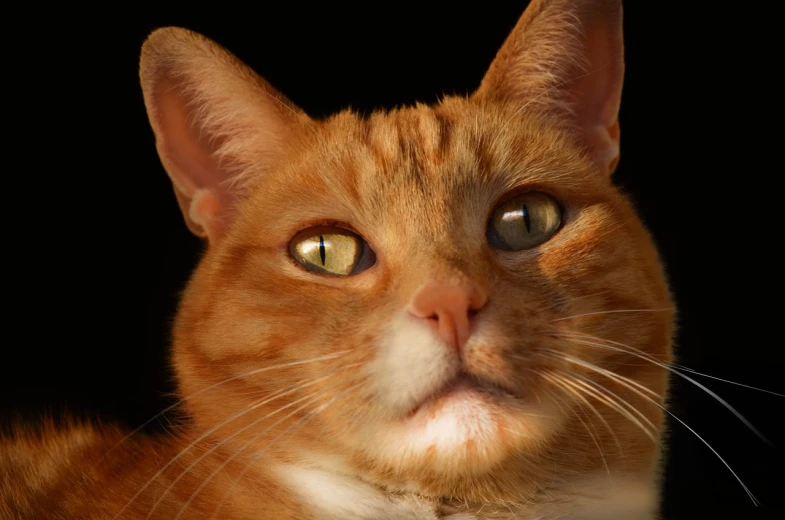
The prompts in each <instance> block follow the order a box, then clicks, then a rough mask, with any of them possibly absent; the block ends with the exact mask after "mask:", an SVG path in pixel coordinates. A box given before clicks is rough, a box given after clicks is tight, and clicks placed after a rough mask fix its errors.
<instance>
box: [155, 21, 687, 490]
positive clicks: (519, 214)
mask: <svg viewBox="0 0 785 520" xmlns="http://www.w3.org/2000/svg"><path fill="white" fill-rule="evenodd" d="M560 9H561V7H560ZM556 14H558V12H557V13H556ZM554 16H556V15H554ZM530 18H532V17H531V16H530ZM535 22H536V20H535ZM535 22H533V21H532V20H528V21H527V20H522V22H521V23H520V24H519V27H518V28H516V31H518V32H520V31H523V30H524V29H525V30H526V31H528V32H532V31H533V30H534V29H533V28H532V27H530V26H534V27H535V28H536V27H537V26H536V25H535ZM552 22H553V21H552ZM539 23H540V24H541V26H542V22H539ZM553 23H556V22H553ZM521 24H523V28H521ZM514 35H515V33H514ZM178 37H179V38H185V37H184V36H183V35H180V36H178ZM511 38H512V37H511ZM191 43H192V44H193V45H195V46H197V47H198V46H199V45H207V44H205V43H204V42H203V41H199V42H197V43H194V42H191ZM509 45H510V44H508V46H509ZM160 47H163V45H160ZM183 52H184V51H183ZM508 53H509V52H508ZM170 54H171V53H170ZM500 56H501V58H504V54H503V53H500ZM501 58H497V63H498V62H499V59H501ZM554 59H555V58H554ZM574 61H575V60H574ZM167 65H168V66H169V67H170V68H171V67H173V66H172V65H171V63H168V62H167ZM503 65H504V63H503V61H502V62H501V65H496V67H497V70H502V71H503V69H504V68H505V67H503ZM213 69H220V67H218V66H215V67H213ZM493 71H494V69H491V72H489V77H491V79H490V80H488V79H487V78H486V83H485V84H484V85H483V88H482V89H481V91H480V92H479V93H478V95H475V96H472V97H470V98H447V99H445V100H444V101H443V102H442V103H440V104H439V105H438V106H434V107H426V106H417V107H412V108H404V109H399V110H394V111H391V112H387V113H378V114H374V115H372V116H370V117H368V118H362V117H359V116H357V115H354V114H351V113H348V112H345V113H341V114H338V115H336V116H334V117H332V118H330V119H329V120H326V121H313V120H310V119H307V118H306V117H305V116H303V115H301V114H295V115H294V116H290V115H286V110H280V111H279V112H278V113H277V115H275V116H274V117H275V118H277V121H278V122H275V123H271V124H270V125H272V126H270V125H268V126H267V127H259V128H253V127H252V124H253V123H252V122H251V123H244V120H243V119H242V117H243V116H241V115H240V114H239V112H237V113H235V118H234V120H233V121H232V124H231V125H229V126H226V127H225V128H229V127H231V131H230V130H226V129H224V130H222V131H217V132H216V133H215V136H214V137H213V138H211V139H209V144H208V145H206V148H207V152H204V151H203V150H202V149H201V148H199V143H200V142H201V141H200V139H201V138H200V137H199V136H197V138H195V139H193V141H194V142H195V143H196V145H194V146H192V147H191V148H188V147H187V146H186V147H182V146H181V147H180V150H179V151H176V152H171V151H167V146H171V145H167V144H166V143H165V142H164V141H165V140H166V139H165V138H162V137H161V135H167V132H168V135H178V137H177V139H174V138H171V137H170V138H169V142H173V141H178V140H179V141H184V140H187V139H189V137H188V136H189V135H191V132H190V130H188V129H187V128H185V129H184V127H183V126H178V124H175V123H171V120H172V117H175V116H171V117H168V116H166V115H163V116H160V115H159V116H158V117H159V119H160V120H162V121H163V122H160V123H158V127H157V132H158V135H159V150H162V156H163V157H164V162H165V164H168V165H169V168H170V170H171V169H176V168H180V167H179V166H178V164H186V169H187V168H188V165H189V164H191V165H194V164H196V165H197V166H195V167H193V169H195V170H197V172H199V171H203V170H205V169H207V170H209V168H210V167H214V168H220V167H221V164H222V161H223V164H224V165H225V164H229V165H230V166H234V168H231V167H227V168H226V169H227V171H232V172H233V173H232V175H231V176H230V177H233V179H234V182H235V184H236V185H238V186H241V188H239V189H238V190H236V191H234V192H221V191H220V190H215V193H216V194H215V196H214V197H213V196H212V195H211V194H210V193H208V194H207V195H206V196H201V195H199V194H198V193H197V194H196V195H194V192H193V190H191V194H190V196H189V195H188V194H187V193H185V195H183V193H184V192H185V191H187V190H182V191H183V193H178V196H179V197H180V200H181V203H182V202H183V199H185V202H186V204H187V205H188V204H190V206H188V211H187V216H188V218H189V223H190V224H191V225H192V228H194V227H196V228H197V229H201V230H202V231H203V234H205V235H207V236H208V237H209V239H210V245H209V247H208V250H207V253H206V255H205V258H204V260H203V261H202V263H201V264H200V267H199V268H198V270H197V272H196V274H195V276H194V278H193V280H192V282H191V284H190V285H189V287H188V290H187V291H186V294H185V296H184V299H183V303H182V307H181V311H180V314H179V316H178V321H177V326H176V329H175V354H174V355H175V367H176V369H177V374H178V378H179V381H180V385H181V389H182V392H183V394H184V396H186V397H187V396H188V395H190V394H194V393H196V392H199V391H200V390H202V389H204V388H207V387H210V386H211V385H218V386H216V387H215V388H213V389H211V390H210V391H207V392H203V393H201V394H200V395H198V396H196V397H194V398H193V399H191V400H190V401H188V402H187V405H186V406H187V408H188V410H189V411H190V412H191V415H192V416H193V419H194V421H195V422H196V423H198V424H200V425H201V426H202V427H203V428H205V429H215V431H216V433H217V434H218V435H219V436H223V437H224V438H226V442H227V443H228V445H229V446H232V447H233V448H234V449H236V450H248V451H249V452H251V453H253V452H259V453H262V452H267V453H270V454H277V455H278V456H279V457H282V458H283V459H285V460H291V459H302V460H304V461H308V462H310V463H314V464H317V465H323V466H325V467H328V468H332V469H335V470H337V471H343V472H349V473H352V474H356V475H360V476H362V477H363V478H365V479H367V480H370V481H372V482H376V483H379V484H383V485H387V486H390V487H392V488H396V489H401V490H412V491H417V492H423V493H426V494H433V495H447V496H458V497H466V498H468V499H470V500H478V499H480V498H481V497H487V496H493V495H496V496H499V497H503V498H510V497H516V496H520V492H521V491H522V490H533V489H534V488H535V487H537V486H538V485H542V484H543V483H545V482H549V481H552V480H553V479H554V478H557V477H558V478H564V477H565V475H570V474H574V473H581V472H591V471H595V470H600V469H602V468H603V466H604V465H610V466H612V469H613V470H614V471H619V472H621V473H629V474H634V475H648V474H649V473H650V472H651V471H652V468H653V466H654V465H655V464H656V455H657V444H656V442H653V440H652V438H651V437H653V438H654V439H655V440H656V439H657V438H658V436H659V432H658V430H659V428H660V427H661V426H662V422H663V421H662V411H661V409H660V408H659V407H657V406H656V405H654V404H652V403H650V402H647V401H646V400H645V399H644V398H643V397H642V395H641V392H643V394H644V395H649V396H650V395H653V394H660V395H663V394H664V393H665V390H666V377H665V374H664V371H663V370H662V369H661V368H660V367H658V366H657V365H656V364H653V363H651V362H646V361H644V360H642V359H641V358H640V357H639V356H640V355H646V356H653V358H655V359H656V360H660V361H663V362H667V361H668V360H669V359H670V336H671V332H672V330H671V326H672V325H671V323H672V303H671V301H670V298H669V295H668V291H667V288H666V284H665V282H664V279H663V274H662V270H661V267H660V264H659V262H658V259H657V256H656V252H655V250H654V247H653V245H652V243H651V240H650V238H649V236H648V234H647V233H646V231H645V230H644V229H643V227H642V225H641V223H640V222H639V220H638V219H637V217H636V216H635V214H634V213H633V211H632V209H631V208H630V206H629V204H628V203H627V201H626V199H625V198H624V197H623V196H622V195H620V194H619V192H618V190H617V189H616V188H615V187H614V186H613V185H612V184H611V181H610V178H609V174H610V171H612V169H613V167H614V166H615V161H616V155H614V153H613V148H612V147H611V148H610V151H609V150H608V149H606V148H604V147H603V146H601V145H598V144H597V142H598V141H597V139H595V137H592V136H591V135H590V136H589V137H586V134H581V133H580V132H576V131H575V128H579V127H581V125H583V124H584V122H583V121H581V119H582V117H583V116H582V113H581V112H580V111H579V112H578V117H577V119H578V124H576V125H571V124H566V123H565V118H567V117H569V116H567V115H565V114H568V113H569V114H573V115H574V114H575V111H572V110H568V111H565V112H563V113H561V112H559V111H558V110H555V109H551V108H552V107H550V108H549V107H548V106H545V105H543V106H538V105H537V104H536V103H533V106H532V109H531V110H522V109H521V107H522V106H523V105H525V102H521V101H520V100H516V99H514V97H512V98H511V97H510V96H508V95H495V96H493V95H490V94H487V92H489V91H492V92H496V93H498V92H503V88H502V87H503V85H500V84H499V85H496V86H494V84H493V82H494V81H496V83H499V81H498V80H494V78H493V74H492V73H493ZM209 74H213V76H209ZM220 74H222V72H221V70H212V71H208V72H204V73H203V74H202V76H201V77H200V78H201V79H199V81H202V83H205V82H210V81H213V82H218V81H219V79H217V78H218V77H219V76H220ZM498 74H502V72H498ZM238 76H242V75H238ZM171 77H176V75H171ZM505 77H507V76H505ZM143 80H144V61H143ZM169 81H170V82H169V83H167V89H166V90H165V91H162V93H161V94H160V95H158V96H154V95H148V105H150V104H151V103H154V102H155V99H158V100H162V99H165V98H166V97H167V96H168V95H170V94H169V92H171V91H172V89H171V83H172V82H173V80H169ZM231 81H233V82H239V81H246V78H244V77H240V79H238V77H234V78H232V79H231ZM260 81H261V80H260ZM236 84H237V85H240V83H236ZM488 84H490V86H488ZM233 85H234V84H233ZM260 85H261V87H262V88H269V87H268V86H266V85H264V84H260ZM247 88H250V87H247ZM606 88H607V87H606ZM483 89H485V90H484V91H483ZM184 92H190V91H188V89H184ZM224 92H228V95H227V97H231V96H232V95H236V96H237V97H238V98H242V96H245V95H246V93H245V92H243V91H242V88H241V87H239V86H237V87H234V88H225V89H224ZM188 95H190V94H188ZM273 95H276V96H277V94H273ZM184 97H187V96H185V95H184ZM205 97H206V95H204V94H199V95H194V96H193V97H192V98H187V99H186V100H185V101H184V102H181V103H180V105H179V106H180V107H181V108H180V109H181V110H183V108H182V107H186V109H185V110H186V111H187V110H189V109H190V108H188V107H191V106H193V105H194V104H195V103H194V101H193V100H202V99H203V98H205ZM260 97H264V96H260ZM268 98H269V99H266V100H261V101H260V103H261V104H265V103H266V104H269V105H270V106H266V105H265V107H266V108H259V109H258V110H259V113H260V114H264V113H265V110H266V111H267V114H268V116H269V113H270V112H272V111H275V110H279V109H278V108H276V107H279V106H282V105H279V104H278V103H279V102H278V101H276V102H274V103H272V102H271V101H270V99H272V97H270V96H268ZM151 99H153V101H150V100H151ZM524 99H526V98H524ZM569 99H572V98H569ZM562 101H563V100H562ZM175 103H176V101H175ZM280 103H286V101H285V100H283V101H281V102H280ZM557 104H558V103H557ZM260 106H261V105H260ZM209 110H210V109H209V107H208V108H204V109H203V112H204V113H206V114H207V115H206V116H204V117H205V118H206V119H205V120H209V119H210V117H211V116H212V121H213V122H214V121H218V122H219V123H220V122H221V121H223V122H224V123H225V122H226V120H227V116H226V114H229V111H228V110H225V111H224V112H220V111H219V110H216V111H215V112H214V114H210V113H209ZM151 112H153V113H156V110H155V109H154V110H152V111H151ZM161 113H165V109H158V114H161ZM197 113H199V112H198V111H197ZM559 114H561V115H559ZM287 118H289V119H287ZM186 120H188V119H187V118H186ZM248 121H251V119H250V118H249V119H248ZM281 121H283V122H281ZM594 124H596V122H594ZM614 125H616V126H615V131H614V130H613V128H614ZM154 126H156V125H155V123H154ZM589 126H591V125H589ZM167 127H168V128H169V130H167ZM608 127H609V128H610V130H609V131H608V132H606V133H607V134H609V135H610V136H611V141H612V143H611V144H612V145H613V146H615V145H617V144H618V126H617V124H616V123H615V119H614V120H613V121H612V122H611V123H608ZM172 128H173V129H174V130H172ZM205 128H206V127H205ZM238 129H239V130H238ZM202 130H204V128H202ZM232 131H234V132H245V134H243V136H242V137H236V136H235V135H234V134H232V133H231V132H232ZM200 133H201V130H200V132H196V134H200ZM183 136H185V137H183ZM271 141H273V142H276V145H275V147H274V148H273V149H271V148H270V145H269V143H270V142H271ZM162 142H164V144H162ZM215 143H218V144H217V145H216V144H215ZM210 146H213V149H212V151H211V149H209V147H210ZM592 147H594V148H592ZM211 153H212V155H210V154H211ZM199 154H202V156H207V157H208V159H207V160H204V161H202V160H201V159H198V157H199V156H200V155H199ZM167 157H169V159H167ZM183 157H185V159H183ZM191 157H197V159H196V160H194V159H192V158H191ZM271 158H272V159H271ZM200 161H201V162H200ZM173 164H174V166H172V165H173ZM204 165H207V166H204ZM237 165H240V166H237ZM237 172H239V173H237ZM193 177H194V178H198V177H199V173H197V174H196V175H193ZM173 180H174V181H175V186H176V187H178V188H181V187H182V185H183V184H184V182H183V181H182V180H178V178H177V174H173ZM230 180H232V179H230ZM178 183H179V184H180V186H178ZM196 184H197V185H198V184H199V182H198V181H197V182H196ZM197 191H198V190H197ZM630 348H633V349H638V357H636V356H635V355H631V354H629V352H630V350H629V349H630ZM608 373H610V374H611V375H608ZM614 377H615V378H617V379H614ZM622 378H624V379H622ZM641 388H645V389H646V390H641ZM648 392H651V394H650V393H648ZM654 399H655V401H656V402H657V403H661V402H662V401H661V399H659V398H654ZM609 403H610V404H609ZM625 403H629V404H630V406H631V407H633V408H634V409H635V410H637V411H634V412H633V411H630V410H629V409H627V408H626V405H625ZM649 430H651V431H649ZM516 493H517V495H516Z"/></svg>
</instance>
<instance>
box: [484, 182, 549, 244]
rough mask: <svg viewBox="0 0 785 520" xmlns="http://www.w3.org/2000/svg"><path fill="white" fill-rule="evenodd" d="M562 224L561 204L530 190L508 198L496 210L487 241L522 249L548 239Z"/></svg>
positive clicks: (490, 223)
mask: <svg viewBox="0 0 785 520" xmlns="http://www.w3.org/2000/svg"><path fill="white" fill-rule="evenodd" d="M560 225H561V207H560V206H559V203H558V202H556V201H555V200H554V199H553V198H552V197H551V196H549V195H546V194H544V193H540V192H536V191H530V192H527V193H521V194H520V195H517V196H515V197H512V198H510V199H507V200H506V201H504V202H502V203H501V204H499V205H498V206H496V208H495V209H494V210H493V214H492V215H491V221H490V222H489V223H488V242H490V244H491V245H492V246H494V247H498V248H499V249H506V250H508V251H520V250H522V249H530V248H532V247H535V246H538V245H540V244H542V243H543V242H545V241H547V240H548V239H549V238H551V237H552V236H553V234H554V233H556V231H557V230H558V229H559V226H560Z"/></svg>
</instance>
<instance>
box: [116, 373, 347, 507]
mask: <svg viewBox="0 0 785 520" xmlns="http://www.w3.org/2000/svg"><path fill="white" fill-rule="evenodd" d="M343 370H345V368H344V369H340V370H337V371H335V372H332V373H330V374H327V375H326V376H324V377H322V378H319V379H316V380H314V381H311V382H309V383H306V384H304V385H292V386H289V387H287V388H284V389H283V390H279V391H277V392H274V393H273V395H272V397H269V398H268V399H267V400H265V401H262V402H259V403H257V404H255V405H253V406H251V407H249V408H247V409H245V410H243V411H242V412H239V413H237V414H235V415H233V416H231V417H229V418H228V419H226V420H225V421H223V422H221V423H220V424H218V425H216V426H214V427H212V428H210V429H209V430H207V431H206V432H204V433H203V434H202V435H200V436H199V437H197V438H196V439H195V440H194V441H192V442H191V443H190V444H189V445H188V446H186V447H185V448H183V449H182V450H181V451H180V452H179V453H178V454H177V455H176V456H174V457H173V458H172V459H171V460H169V461H168V462H167V463H166V464H165V465H164V466H163V467H162V468H161V469H159V470H158V471H157V472H156V473H155V474H154V475H153V476H152V477H151V478H150V479H149V480H148V481H147V482H146V483H145V484H144V485H143V486H142V487H141V488H139V489H138V490H137V491H136V493H135V494H134V496H133V497H131V499H130V500H129V501H128V502H127V503H126V504H125V506H123V508H122V509H121V510H120V511H119V512H118V513H117V514H116V515H115V516H114V518H113V520H117V519H118V518H119V517H120V515H121V514H123V512H124V511H125V510H126V509H127V508H128V507H129V506H130V505H131V504H132V503H133V502H134V501H135V500H136V499H137V498H138V497H139V496H140V495H141V494H142V493H143V492H144V490H145V489H147V487H148V486H149V485H150V484H152V483H153V482H154V481H155V480H156V479H157V478H158V477H160V476H161V475H162V474H163V472H164V471H166V470H167V469H168V468H169V467H171V466H172V465H173V464H174V463H175V462H176V461H177V460H178V459H179V458H180V457H181V456H182V455H183V454H184V453H185V452H186V451H188V450H189V449H191V448H193V447H194V446H196V445H197V444H198V443H199V442H200V441H202V440H204V439H205V438H207V437H208V436H210V435H211V434H213V433H215V432H216V431H217V430H218V429H220V428H222V427H223V426H226V425H227V424H229V423H230V422H232V421H234V420H236V419H239V418H240V417H242V416H243V415H245V414H247V413H249V412H251V411H252V410H254V409H256V408H258V407H260V406H262V405H264V404H267V403H268V402H270V401H273V400H275V399H278V398H279V397H283V396H285V395H288V394H290V393H293V392H296V391H298V390H301V389H302V388H305V387H307V386H310V385H312V384H316V383H318V382H320V381H322V380H324V379H326V378H328V377H330V376H332V375H334V374H336V373H339V372H342V371H343ZM158 503H160V499H159V501H158V502H156V505H157V504H158ZM153 509H155V506H153ZM148 518H149V517H148Z"/></svg>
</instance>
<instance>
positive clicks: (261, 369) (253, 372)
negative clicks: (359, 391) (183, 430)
mask: <svg viewBox="0 0 785 520" xmlns="http://www.w3.org/2000/svg"><path fill="white" fill-rule="evenodd" d="M349 352H351V350H342V351H340V352H334V353H332V354H327V355H325V356H320V357H316V358H312V359H307V360H305V361H293V362H291V363H283V364H280V365H273V366H269V367H263V368H257V369H255V370H251V371H249V372H245V373H242V374H239V375H236V376H234V377H230V378H228V379H224V380H223V381H220V382H218V383H215V384H213V385H210V386H208V387H206V388H202V389H201V390H198V391H196V392H194V393H193V394H191V395H189V396H188V397H183V398H182V399H179V400H178V401H177V402H176V403H174V404H172V405H171V406H167V407H166V408H164V409H163V410H161V411H160V412H158V413H157V414H155V415H153V416H152V417H151V418H150V419H148V420H147V421H145V422H143V423H142V424H141V425H140V426H139V427H137V428H136V429H134V430H133V431H131V433H129V434H128V435H126V436H125V437H123V438H122V439H120V440H119V441H118V442H117V444H115V445H114V446H112V447H111V448H109V450H108V451H107V452H106V453H104V454H103V456H102V457H101V458H100V459H98V461H97V462H96V463H95V465H98V464H100V463H101V462H102V461H103V460H104V459H105V458H106V457H107V456H108V455H109V454H110V453H112V452H113V451H114V450H115V449H117V448H118V447H119V446H120V445H121V444H123V443H124V442H126V441H127V440H128V439H130V438H131V437H133V436H134V435H136V434H137V433H139V432H140V431H141V430H142V429H143V428H144V427H145V426H147V425H148V424H150V423H151V422H153V421H154V420H156V419H158V418H159V417H161V416H162V415H164V414H165V413H167V412H169V411H171V410H173V409H174V408H177V407H178V406H180V405H181V404H183V403H184V402H186V401H187V400H189V399H193V398H194V397H196V396H197V395H200V394H203V393H204V392H207V391H209V390H212V389H213V388H216V387H219V386H221V385H225V384H226V383H229V382H231V381H235V380H237V379H241V378H243V377H249V376H252V375H255V374H259V373H262V372H268V371H270V370H275V369H277V368H287V367H293V366H297V365H304V364H307V363H315V362H317V361H325V360H329V359H334V358H336V357H340V356H342V355H344V354H348V353H349Z"/></svg>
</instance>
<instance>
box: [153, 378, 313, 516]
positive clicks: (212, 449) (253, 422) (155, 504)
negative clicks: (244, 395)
mask: <svg viewBox="0 0 785 520" xmlns="http://www.w3.org/2000/svg"><path fill="white" fill-rule="evenodd" d="M319 392H320V391H319V390H317V391H316V392H313V393H310V394H307V395H305V396H304V397H301V398H299V399H296V400H294V401H292V402H291V403H289V404H287V405H284V406H282V407H280V408H278V409H277V410H275V411H274V412H271V413H269V414H267V415H265V416H264V417H260V418H259V419H256V420H254V421H252V422H251V423H250V424H247V425H246V426H243V427H242V428H240V429H239V430H237V431H235V432H233V433H232V434H231V435H229V436H227V437H224V438H223V439H221V442H219V443H218V444H216V445H215V446H213V447H212V448H210V449H209V450H207V451H205V452H204V453H202V454H201V455H200V456H199V457H198V458H197V459H196V460H195V461H193V462H192V463H191V464H189V465H188V467H187V468H185V469H184V470H183V471H182V472H180V474H179V475H178V476H177V478H175V479H174V480H173V481H172V482H171V483H170V484H169V486H168V487H167V488H166V489H165V490H164V492H163V493H162V494H161V496H159V497H158V500H156V502H155V503H154V504H153V507H152V508H150V512H149V513H147V516H146V517H145V520H149V519H150V517H152V515H153V512H154V511H155V509H156V508H157V507H158V505H159V504H160V503H161V502H162V501H163V499H164V498H165V497H166V496H167V495H168V494H169V492H170V491H171V490H172V488H173V487H174V486H175V485H176V484H177V483H178V482H179V481H180V480H181V479H182V478H183V477H184V476H185V475H187V474H188V473H189V472H190V471H191V469H192V468H193V467H194V466H196V465H197V464H199V463H200V462H201V461H202V460H204V459H205V458H207V457H208V456H209V455H210V454H211V453H213V452H214V451H215V450H217V449H218V448H219V447H221V446H223V445H224V444H226V442H227V441H229V440H231V439H233V438H234V437H237V436H238V435H240V434H241V433H243V432H244V431H246V430H248V429H249V428H252V427H253V426H256V425H257V424H259V423H260V422H262V421H264V420H266V419H269V418H270V417H271V416H273V415H275V414H277V413H278V412H281V411H283V410H286V409H287V408H290V407H292V406H293V405H295V404H297V403H299V402H301V401H304V400H305V399H310V398H313V397H315V396H317V395H318V394H319ZM298 410H299V409H298ZM298 410H295V412H294V413H296V412H297V411H298ZM288 417H290V416H287V417H285V418H284V419H286V418H288ZM276 424H277V423H276ZM178 517H179V515H178Z"/></svg>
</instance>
